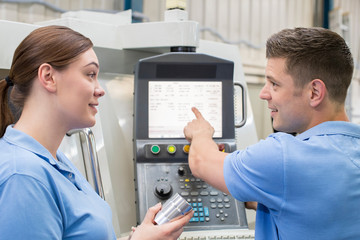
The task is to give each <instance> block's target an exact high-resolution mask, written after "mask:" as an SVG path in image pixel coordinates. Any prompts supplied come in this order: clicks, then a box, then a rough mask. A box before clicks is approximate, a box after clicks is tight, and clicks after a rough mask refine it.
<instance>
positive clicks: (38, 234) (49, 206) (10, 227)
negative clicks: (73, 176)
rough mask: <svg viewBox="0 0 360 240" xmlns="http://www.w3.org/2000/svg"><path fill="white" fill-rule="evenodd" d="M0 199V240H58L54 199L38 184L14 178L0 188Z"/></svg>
mask: <svg viewBox="0 0 360 240" xmlns="http://www.w3.org/2000/svg"><path fill="white" fill-rule="evenodd" d="M14 189H21V191H14ZM0 196H1V197H0V206H2V208H1V209H0V212H1V213H0V222H1V226H0V236H1V238H2V239H12V240H18V239H19V240H20V239H37V240H43V239H44V240H45V239H47V240H48V239H59V240H60V239H62V218H61V214H60V212H59V209H58V208H57V204H56V201H58V199H55V198H54V196H52V194H51V193H50V192H49V191H48V189H47V188H46V187H45V186H44V185H43V184H42V183H41V182H39V181H38V180H36V179H34V178H32V177H30V176H27V175H22V174H14V175H12V176H10V177H9V178H8V179H7V180H6V181H5V182H4V183H3V184H2V185H1V186H0Z"/></svg>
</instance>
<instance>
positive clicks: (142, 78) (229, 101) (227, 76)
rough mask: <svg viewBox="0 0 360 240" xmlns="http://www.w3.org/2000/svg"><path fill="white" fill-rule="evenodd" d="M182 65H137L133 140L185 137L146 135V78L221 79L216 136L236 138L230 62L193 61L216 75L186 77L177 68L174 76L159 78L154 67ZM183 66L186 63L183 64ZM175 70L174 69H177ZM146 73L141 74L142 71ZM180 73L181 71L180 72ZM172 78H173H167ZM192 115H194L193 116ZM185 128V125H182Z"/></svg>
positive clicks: (147, 119) (147, 63)
mask: <svg viewBox="0 0 360 240" xmlns="http://www.w3.org/2000/svg"><path fill="white" fill-rule="evenodd" d="M159 65H161V66H169V67H170V68H171V67H174V66H179V69H181V66H184V64H181V63H180V64H179V63H167V62H164V63H160V64H159V63H158V62H157V63H156V62H143V63H142V64H141V65H140V66H139V73H137V81H136V82H135V89H134V90H135V102H134V104H135V106H134V107H135V117H136V118H137V119H136V121H135V126H134V127H135V138H136V139H147V140H156V139H185V138H149V129H148V125H149V112H148V101H149V95H148V94H149V81H176V80H179V81H189V82H191V81H221V82H222V137H219V138H215V139H233V138H235V130H234V98H233V96H234V86H233V68H234V65H233V63H232V62H220V63H193V65H194V66H195V67H196V66H200V68H202V67H203V69H207V67H213V68H215V69H216V70H215V72H216V74H215V75H211V76H209V75H206V77H202V76H203V75H196V76H191V75H190V76H186V77H188V78H180V77H179V75H178V74H176V71H175V72H174V74H176V77H175V76H165V77H160V78H159V77H158V75H157V66H159ZM185 65H188V63H187V64H185ZM141 68H143V69H141ZM179 69H178V71H177V72H179V71H180V70H179ZM144 72H145V73H146V74H143V73H144ZM180 72H181V71H180ZM170 77H173V78H170ZM194 118H195V116H194ZM184 127H185V126H184Z"/></svg>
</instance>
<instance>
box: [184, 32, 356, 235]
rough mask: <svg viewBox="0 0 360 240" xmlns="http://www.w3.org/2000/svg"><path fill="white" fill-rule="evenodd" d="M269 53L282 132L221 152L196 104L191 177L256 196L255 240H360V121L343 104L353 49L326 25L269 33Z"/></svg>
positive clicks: (274, 108) (272, 99) (267, 96)
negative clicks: (348, 114)
mask: <svg viewBox="0 0 360 240" xmlns="http://www.w3.org/2000/svg"><path fill="white" fill-rule="evenodd" d="M266 57H267V59H268V62H267V66H266V74H265V75H266V84H265V86H264V88H263V89H262V91H261V93H260V98H261V99H264V100H266V101H267V102H268V108H269V109H270V110H271V117H272V118H273V127H274V129H276V130H278V131H281V132H278V133H274V134H271V135H270V136H269V137H268V138H267V139H266V140H262V141H260V142H259V143H257V144H255V145H252V146H249V147H248V148H246V149H245V150H239V151H235V152H233V153H231V154H227V153H223V152H219V151H218V147H217V144H216V143H215V142H214V141H213V140H212V135H213V133H214V129H213V128H212V127H211V126H210V125H209V123H208V122H207V121H206V120H205V119H204V118H203V117H202V115H201V113H200V112H199V111H198V110H197V109H196V108H193V112H194V114H195V116H196V119H195V120H193V121H192V122H190V123H188V125H187V126H186V127H185V128H184V134H185V137H186V138H187V139H188V140H189V141H190V142H191V148H190V153H189V165H190V168H191V170H192V173H193V174H194V175H195V176H196V177H199V178H202V179H203V180H205V181H207V182H208V183H209V184H211V185H213V186H214V187H216V188H218V189H220V190H222V191H224V192H227V193H230V194H232V195H233V196H234V197H235V198H236V199H238V200H240V201H243V202H249V201H255V202H258V206H257V214H256V227H255V238H256V239H290V240H296V239H327V240H328V239H360V228H359V226H360V207H359V206H360V126H358V125H355V124H352V123H350V122H349V120H348V117H347V116H346V113H345V107H344V103H345V98H346V93H347V89H348V86H349V84H350V81H351V78H352V73H353V60H352V56H351V53H350V50H349V48H348V46H347V45H346V43H345V41H344V40H343V39H342V38H341V37H340V36H339V35H338V34H336V33H334V32H331V31H329V30H326V29H322V28H295V29H286V30H283V31H281V32H279V33H277V34H274V35H273V36H271V37H270V38H269V39H268V41H267V46H266ZM285 132H296V133H297V135H296V136H293V135H291V134H286V133H285ZM243 137H246V136H243Z"/></svg>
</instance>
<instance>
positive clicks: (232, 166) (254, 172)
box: [224, 134, 284, 211]
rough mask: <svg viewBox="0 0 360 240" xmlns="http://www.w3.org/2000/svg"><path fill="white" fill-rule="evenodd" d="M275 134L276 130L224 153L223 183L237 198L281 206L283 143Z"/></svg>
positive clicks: (276, 208) (275, 207) (271, 205)
mask: <svg viewBox="0 0 360 240" xmlns="http://www.w3.org/2000/svg"><path fill="white" fill-rule="evenodd" d="M277 136H279V134H274V135H271V136H269V137H268V138H267V139H266V140H262V141H260V142H259V143H257V144H254V145H252V146H249V147H248V148H246V149H245V150H241V151H235V152H233V153H232V154H229V155H228V156H227V157H226V159H225V163H224V176H225V182H226V186H227V188H228V189H229V191H230V193H231V195H233V196H234V197H235V198H236V199H238V200H239V201H243V202H247V201H256V202H259V203H262V204H264V205H265V206H267V207H269V208H271V209H272V210H275V211H278V210H280V208H281V204H282V201H283V196H284V162H283V151H282V143H281V141H280V139H279V138H278V137H277Z"/></svg>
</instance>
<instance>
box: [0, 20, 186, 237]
mask: <svg viewBox="0 0 360 240" xmlns="http://www.w3.org/2000/svg"><path fill="white" fill-rule="evenodd" d="M92 46H93V44H92V42H91V41H90V39H88V38H86V37H84V36H83V35H81V34H80V33H78V32H75V31H73V30H71V29H69V28H67V27H62V26H48V27H41V28H38V29H36V30H34V31H33V32H32V33H30V34H29V35H28V36H27V37H26V38H25V39H24V40H23V41H22V42H21V43H20V45H19V46H18V48H17V49H16V51H15V53H14V58H13V62H12V65H11V69H10V73H9V76H8V77H6V78H5V79H3V80H1V81H0V96H1V100H0V101H1V102H0V113H1V116H0V137H1V139H0V212H1V214H0V236H1V238H2V239H12V240H14V239H37V240H41V239H87V240H91V239H94V240H95V239H96V240H99V239H115V238H116V237H115V234H114V230H113V226H112V221H111V210H110V208H109V206H108V204H107V203H106V202H105V201H103V200H102V199H101V198H100V197H99V196H98V195H97V194H96V193H95V192H94V191H93V189H92V188H91V186H90V185H89V184H88V183H87V181H86V180H85V179H84V178H83V177H82V176H81V174H80V173H79V171H78V170H77V169H76V168H75V167H74V166H73V164H71V162H70V161H69V160H68V159H67V158H66V157H65V155H64V154H63V153H61V152H59V151H58V147H59V145H60V143H61V141H62V139H63V137H64V136H65V134H66V132H68V131H69V130H71V129H75V128H85V127H91V126H93V125H94V124H95V115H96V113H97V109H96V107H97V106H98V104H99V98H100V97H102V96H103V95H104V94H105V92H104V90H103V89H102V87H101V86H100V85H99V82H98V80H97V76H98V73H99V61H98V59H97V56H96V54H95V52H94V50H93V49H92ZM10 87H12V88H11V90H10ZM9 92H10V103H11V105H10V106H9V103H8V95H9V94H8V93H9ZM10 108H11V109H12V110H13V111H14V110H15V113H16V114H15V115H18V116H19V118H18V120H17V121H16V122H15V121H14V119H15V118H17V117H14V116H13V114H12V111H10ZM14 122H15V124H13V123H14ZM160 208H161V205H156V206H154V207H152V208H150V209H149V211H148V213H147V215H146V217H145V219H144V222H143V223H142V224H141V225H140V226H139V227H138V228H137V229H136V230H135V231H134V233H133V234H132V236H131V239H134V240H136V239H141V240H144V239H176V238H177V237H178V236H179V235H180V234H181V232H182V229H183V226H184V225H185V224H186V223H187V222H188V221H189V220H190V218H191V215H192V214H189V215H187V216H185V217H183V218H181V219H178V220H176V221H173V222H171V223H169V224H164V225H161V226H156V225H154V224H153V219H154V216H155V215H156V213H157V212H158V211H159V210H160Z"/></svg>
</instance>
